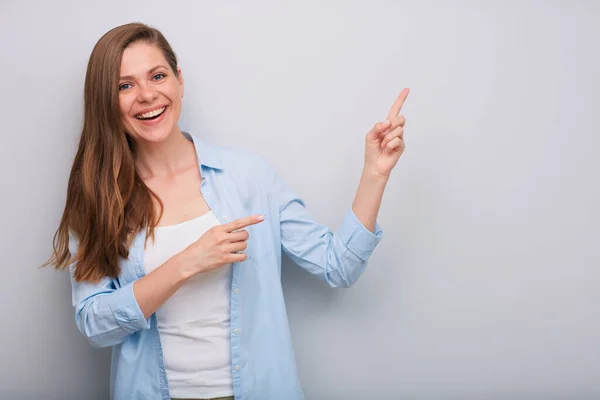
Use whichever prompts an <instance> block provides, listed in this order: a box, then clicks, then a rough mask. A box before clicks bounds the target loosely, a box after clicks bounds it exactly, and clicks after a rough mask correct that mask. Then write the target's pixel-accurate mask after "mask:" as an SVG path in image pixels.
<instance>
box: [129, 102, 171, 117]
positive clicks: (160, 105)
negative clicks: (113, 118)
mask: <svg viewBox="0 0 600 400" xmlns="http://www.w3.org/2000/svg"><path fill="white" fill-rule="evenodd" d="M163 107H167V104H158V105H155V106H152V107H146V108H142V109H141V110H139V111H138V112H136V113H135V114H133V118H136V117H137V116H138V115H140V114H146V113H147V112H150V111H154V110H160V109H161V108H163ZM165 111H166V110H165ZM136 119H137V118H136Z"/></svg>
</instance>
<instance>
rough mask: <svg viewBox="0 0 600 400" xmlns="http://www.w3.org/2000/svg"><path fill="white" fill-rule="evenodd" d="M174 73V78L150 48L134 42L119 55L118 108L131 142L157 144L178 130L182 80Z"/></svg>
mask: <svg viewBox="0 0 600 400" xmlns="http://www.w3.org/2000/svg"><path fill="white" fill-rule="evenodd" d="M177 71H178V74H179V75H178V76H177V75H175V73H174V71H173V70H172V69H171V68H170V67H169V63H168V62H167V60H166V59H165V57H164V55H163V53H162V51H161V50H160V49H159V48H158V47H157V46H154V45H152V44H149V43H146V42H143V41H142V42H136V43H133V44H131V45H130V46H129V47H127V48H126V49H125V51H124V52H123V59H122V61H121V74H120V76H121V79H120V80H119V106H120V108H121V117H122V118H123V123H124V125H125V129H126V131H127V133H129V135H130V136H131V137H132V138H133V140H134V141H136V142H139V141H140V140H142V141H147V142H153V143H157V142H161V141H163V140H165V139H166V138H168V137H169V136H170V135H171V134H173V133H175V132H177V131H178V130H179V128H178V126H177V121H178V120H179V115H180V114H181V98H182V97H183V76H182V75H181V70H180V69H179V68H178V69H177Z"/></svg>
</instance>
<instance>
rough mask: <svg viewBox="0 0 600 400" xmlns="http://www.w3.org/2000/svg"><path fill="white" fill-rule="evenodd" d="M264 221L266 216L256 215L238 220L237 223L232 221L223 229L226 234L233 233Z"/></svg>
mask: <svg viewBox="0 0 600 400" xmlns="http://www.w3.org/2000/svg"><path fill="white" fill-rule="evenodd" d="M264 219H265V217H264V216H262V215H260V214H255V215H251V216H249V217H243V218H239V219H236V220H235V221H231V222H229V223H228V224H225V225H223V228H224V229H225V232H227V233H231V232H233V231H237V230H239V229H242V228H245V227H247V226H250V225H255V224H258V223H259V222H262V221H264Z"/></svg>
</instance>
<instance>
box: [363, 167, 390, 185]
mask: <svg viewBox="0 0 600 400" xmlns="http://www.w3.org/2000/svg"><path fill="white" fill-rule="evenodd" d="M361 178H362V179H364V180H366V181H368V182H373V183H380V184H384V185H385V184H386V183H387V181H388V180H389V179H390V175H389V174H387V175H386V174H382V173H380V172H378V171H377V170H376V169H375V168H373V167H371V166H370V165H368V164H365V165H364V167H363V171H362V176H361Z"/></svg>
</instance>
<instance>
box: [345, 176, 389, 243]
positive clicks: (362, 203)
mask: <svg viewBox="0 0 600 400" xmlns="http://www.w3.org/2000/svg"><path fill="white" fill-rule="evenodd" d="M388 179H389V177H385V176H382V175H380V174H377V173H375V172H372V171H370V170H369V169H368V168H366V167H365V168H363V172H362V175H361V178H360V182H359V184H358V189H357V190H356V195H355V197H354V202H353V203H352V211H354V214H355V215H356V218H358V220H359V221H360V223H361V224H362V225H363V226H364V227H365V228H367V229H368V230H369V231H371V232H375V223H376V221H377V214H379V207H380V205H381V199H382V198H383V191H384V190H385V186H386V184H387V182H388Z"/></svg>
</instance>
